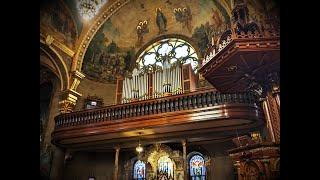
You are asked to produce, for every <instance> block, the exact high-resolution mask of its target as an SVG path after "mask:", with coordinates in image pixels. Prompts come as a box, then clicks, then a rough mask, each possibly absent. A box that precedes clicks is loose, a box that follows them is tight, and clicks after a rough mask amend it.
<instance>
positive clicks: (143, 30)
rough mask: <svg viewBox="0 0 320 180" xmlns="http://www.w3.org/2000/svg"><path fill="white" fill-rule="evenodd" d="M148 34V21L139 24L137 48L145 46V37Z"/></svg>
mask: <svg viewBox="0 0 320 180" xmlns="http://www.w3.org/2000/svg"><path fill="white" fill-rule="evenodd" d="M147 33H149V28H148V21H147V20H145V21H140V22H139V24H138V25H137V36H138V41H137V43H136V46H137V47H139V46H141V45H142V44H143V36H144V35H145V34H147Z"/></svg>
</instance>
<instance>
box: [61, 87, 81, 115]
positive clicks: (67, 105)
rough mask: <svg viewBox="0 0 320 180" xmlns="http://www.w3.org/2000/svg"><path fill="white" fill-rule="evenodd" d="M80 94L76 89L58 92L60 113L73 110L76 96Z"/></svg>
mask: <svg viewBox="0 0 320 180" xmlns="http://www.w3.org/2000/svg"><path fill="white" fill-rule="evenodd" d="M80 96H81V94H79V93H78V92H76V91H73V90H66V91H64V92H62V93H61V94H60V101H59V106H60V112H61V113H70V112H72V111H73V109H74V107H75V105H76V102H77V99H78V97H80Z"/></svg>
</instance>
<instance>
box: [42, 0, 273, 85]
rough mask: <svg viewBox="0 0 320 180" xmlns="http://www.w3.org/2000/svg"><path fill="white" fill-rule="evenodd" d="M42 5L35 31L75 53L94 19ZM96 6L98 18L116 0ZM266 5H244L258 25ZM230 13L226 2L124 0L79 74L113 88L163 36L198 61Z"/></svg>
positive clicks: (64, 2) (67, 5)
mask: <svg viewBox="0 0 320 180" xmlns="http://www.w3.org/2000/svg"><path fill="white" fill-rule="evenodd" d="M44 1H45V3H44V5H43V7H41V10H40V15H41V20H40V24H41V28H42V29H44V30H45V31H46V32H49V34H53V35H54V36H55V38H56V39H58V40H59V41H60V42H62V43H64V44H66V45H67V46H69V47H70V48H71V49H75V48H79V47H77V46H76V43H77V42H79V41H81V39H78V38H81V37H83V36H82V34H83V33H86V31H85V30H84V29H85V28H86V27H90V25H91V24H93V23H94V21H95V17H93V18H92V19H91V20H85V19H84V18H83V17H82V16H81V13H80V12H79V6H78V5H79V2H80V1H79V0H44ZM81 1H82V0H81ZM102 1H103V3H104V5H103V6H104V7H100V12H99V13H102V11H106V10H107V7H108V6H110V4H112V3H114V2H115V1H116V0H102ZM102 1H101V2H102ZM269 1H272V0H266V1H264V0H248V8H249V12H250V18H251V19H252V20H256V21H258V20H259V19H261V18H262V15H263V14H264V13H265V12H266V11H274V8H273V4H272V3H270V2H269ZM231 10H232V7H231V0H152V1H150V0H130V1H129V3H127V4H126V5H124V6H123V7H122V8H121V9H120V10H118V11H117V12H115V13H114V14H113V15H112V16H111V17H110V18H109V19H108V20H107V21H106V22H105V23H104V24H103V25H102V26H101V28H100V29H99V30H98V31H97V33H96V34H95V36H94V37H93V39H92V40H91V42H90V44H89V47H88V49H87V50H86V52H85V53H84V55H85V56H84V59H83V64H82V71H83V72H84V73H85V74H86V77H88V78H90V79H93V80H96V81H100V82H105V83H115V79H116V75H122V74H124V73H125V72H126V71H130V70H131V69H132V66H133V64H134V62H135V56H136V53H137V52H138V51H139V50H140V51H141V49H142V47H145V46H146V45H148V43H149V42H150V41H152V40H154V39H156V38H159V37H160V36H164V35H173V34H177V35H181V36H184V37H187V38H189V39H190V40H191V41H193V43H194V45H196V46H197V47H195V48H197V49H199V52H198V53H199V54H198V56H199V57H202V56H203V54H204V53H205V51H206V49H207V47H208V44H209V43H211V41H212V39H213V40H217V38H218V36H219V35H220V34H221V32H222V31H224V30H225V29H226V28H227V27H228V26H229V25H230V14H231ZM96 16H98V15H96ZM212 37H213V38H212ZM140 51H139V52H140Z"/></svg>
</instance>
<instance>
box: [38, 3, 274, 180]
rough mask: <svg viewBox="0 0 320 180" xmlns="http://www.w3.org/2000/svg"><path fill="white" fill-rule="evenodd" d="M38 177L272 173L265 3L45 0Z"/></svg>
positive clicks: (269, 14)
mask: <svg viewBox="0 0 320 180" xmlns="http://www.w3.org/2000/svg"><path fill="white" fill-rule="evenodd" d="M40 15H41V19H40V67H41V68H40V176H41V178H42V179H52V180H64V179H65V180H71V179H74V180H86V179H88V180H131V179H136V180H187V179H188V180H189V179H190V180H220V179H221V180H234V179H237V180H251V179H252V180H253V179H256V180H261V179H262V180H268V179H279V178H280V74H279V72H280V33H279V31H280V25H279V19H280V17H279V7H278V4H277V2H276V1H273V0H266V1H257V0H179V1H178V0H166V1H165V0H154V1H149V0H99V1H91V0H45V1H43V2H42V3H41V6H40Z"/></svg>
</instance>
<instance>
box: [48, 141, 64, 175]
mask: <svg viewBox="0 0 320 180" xmlns="http://www.w3.org/2000/svg"><path fill="white" fill-rule="evenodd" d="M64 156H65V151H64V149H62V148H59V147H56V148H55V150H54V153H53V159H52V167H51V172H50V180H61V179H63V169H64Z"/></svg>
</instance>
